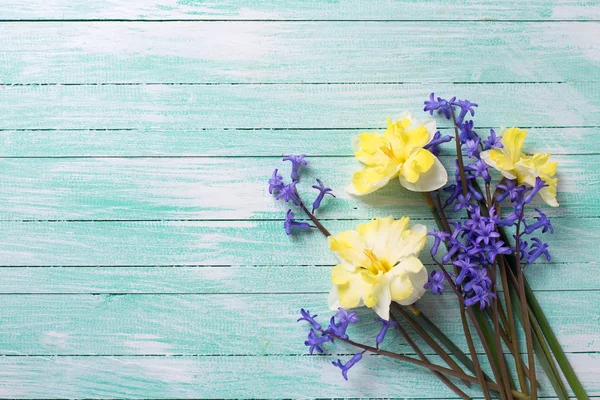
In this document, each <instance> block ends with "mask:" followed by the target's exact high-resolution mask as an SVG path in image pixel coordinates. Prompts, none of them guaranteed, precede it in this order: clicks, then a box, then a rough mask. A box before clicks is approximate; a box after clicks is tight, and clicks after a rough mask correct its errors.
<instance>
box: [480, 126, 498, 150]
mask: <svg viewBox="0 0 600 400" xmlns="http://www.w3.org/2000/svg"><path fill="white" fill-rule="evenodd" d="M501 139H502V136H496V131H494V130H493V129H490V136H488V138H487V139H486V140H484V141H483V146H484V150H490V149H493V148H502V147H503V146H502V142H501V141H500V140H501Z"/></svg>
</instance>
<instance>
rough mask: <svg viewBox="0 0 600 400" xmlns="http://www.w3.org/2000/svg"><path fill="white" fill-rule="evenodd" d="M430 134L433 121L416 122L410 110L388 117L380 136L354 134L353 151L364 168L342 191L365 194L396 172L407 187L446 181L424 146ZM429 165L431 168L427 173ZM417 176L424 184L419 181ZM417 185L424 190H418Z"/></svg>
mask: <svg viewBox="0 0 600 400" xmlns="http://www.w3.org/2000/svg"><path fill="white" fill-rule="evenodd" d="M434 135H435V122H434V121H427V122H425V123H419V122H418V121H417V120H416V118H415V117H414V115H412V114H410V113H406V114H404V115H403V117H402V118H401V119H400V120H397V121H392V120H390V119H389V118H388V120H387V128H386V130H385V132H384V133H383V135H380V134H378V133H372V132H365V133H362V134H360V135H358V136H357V137H356V138H354V141H353V146H354V154H355V156H356V158H357V159H358V160H359V161H360V162H362V163H363V164H365V165H366V167H365V168H364V169H362V170H360V171H357V172H355V173H354V175H353V177H352V183H351V185H349V186H348V187H347V188H346V191H347V192H348V193H350V194H355V195H365V194H369V193H372V192H374V191H376V190H377V189H379V188H381V187H383V186H385V185H386V184H387V183H388V182H389V181H390V180H391V179H392V178H395V177H396V176H398V175H399V174H400V175H401V176H402V178H401V183H402V182H403V181H406V182H407V185H406V186H407V187H411V188H412V189H410V190H414V191H426V190H435V189H439V188H440V187H441V186H443V185H444V184H445V183H446V182H447V178H448V176H447V173H446V171H445V169H444V167H443V166H442V165H441V163H439V162H436V160H437V159H436V157H435V156H434V155H433V154H431V152H429V151H428V150H426V149H424V146H425V145H427V144H428V143H429V142H430V141H431V140H432V138H433V137H434ZM433 166H435V167H436V168H435V171H434V172H430V171H431V169H432V168H433ZM442 170H443V172H442ZM421 177H424V178H425V180H424V181H425V182H426V184H420V182H419V181H420V180H421ZM434 184H435V185H434ZM437 185H439V186H437ZM433 186H436V187H434V188H432V187H433ZM421 187H424V188H427V189H424V190H420V189H419V188H421Z"/></svg>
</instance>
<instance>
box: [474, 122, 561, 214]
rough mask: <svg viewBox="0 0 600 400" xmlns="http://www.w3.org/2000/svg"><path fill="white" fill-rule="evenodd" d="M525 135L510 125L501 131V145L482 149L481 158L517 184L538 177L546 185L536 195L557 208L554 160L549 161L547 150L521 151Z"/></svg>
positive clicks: (530, 184)
mask: <svg viewBox="0 0 600 400" xmlns="http://www.w3.org/2000/svg"><path fill="white" fill-rule="evenodd" d="M526 136H527V131H525V130H522V129H519V128H510V129H508V130H506V131H505V132H503V134H502V139H501V141H500V143H502V148H495V149H491V150H486V151H484V152H482V153H481V158H482V159H483V161H485V162H486V164H488V165H489V166H491V167H492V168H494V169H496V170H498V171H500V173H501V174H502V175H503V176H504V177H506V178H508V179H516V180H517V182H518V183H519V184H526V185H529V186H534V185H535V179H536V178H537V177H540V178H541V179H542V180H543V181H544V182H545V183H546V184H547V185H548V187H545V188H543V189H542V190H540V192H539V193H540V196H542V199H544V201H545V202H546V203H548V205H550V206H552V207H558V202H557V201H556V186H557V184H558V179H557V178H555V177H554V175H556V167H557V166H558V163H556V162H553V161H550V153H536V154H533V155H531V156H529V155H526V154H524V153H523V152H522V149H523V143H524V142H525V137H526Z"/></svg>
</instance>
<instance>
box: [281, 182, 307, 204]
mask: <svg viewBox="0 0 600 400" xmlns="http://www.w3.org/2000/svg"><path fill="white" fill-rule="evenodd" d="M297 183H298V181H293V182H292V183H290V184H288V185H285V186H283V187H281V188H280V189H279V194H278V195H277V196H276V197H275V198H276V199H277V200H279V199H283V201H285V202H286V203H287V202H288V201H291V202H292V203H294V204H295V205H297V206H299V205H300V204H302V202H301V201H300V197H298V193H297V192H296V184H297Z"/></svg>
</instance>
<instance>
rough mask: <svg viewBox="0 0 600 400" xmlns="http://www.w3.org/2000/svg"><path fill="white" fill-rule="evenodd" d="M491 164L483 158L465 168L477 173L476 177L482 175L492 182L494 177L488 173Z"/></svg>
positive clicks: (484, 178) (485, 179)
mask: <svg viewBox="0 0 600 400" xmlns="http://www.w3.org/2000/svg"><path fill="white" fill-rule="evenodd" d="M488 168H489V166H488V165H487V164H486V163H485V161H483V160H481V159H480V160H477V162H475V163H473V164H469V165H466V166H465V169H466V170H468V171H473V172H474V173H475V177H478V176H481V177H482V178H483V180H484V181H486V182H490V181H491V180H492V178H491V177H490V174H489V173H488Z"/></svg>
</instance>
